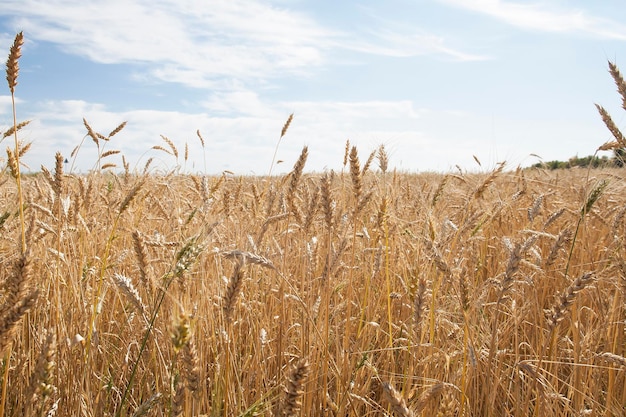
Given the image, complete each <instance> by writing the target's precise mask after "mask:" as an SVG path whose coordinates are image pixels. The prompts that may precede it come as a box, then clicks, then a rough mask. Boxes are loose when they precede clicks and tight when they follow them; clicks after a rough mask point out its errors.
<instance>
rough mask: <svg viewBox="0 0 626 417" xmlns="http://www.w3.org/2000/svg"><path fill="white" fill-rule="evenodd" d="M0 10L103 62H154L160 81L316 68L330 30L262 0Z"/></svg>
mask: <svg viewBox="0 0 626 417" xmlns="http://www.w3.org/2000/svg"><path fill="white" fill-rule="evenodd" d="M0 14H4V15H9V16H13V26H15V27H18V28H21V29H23V30H25V31H27V32H28V33H29V37H30V38H31V39H37V40H40V41H48V42H52V43H54V44H57V45H60V47H61V48H62V49H63V50H65V51H66V52H69V53H73V54H77V55H80V56H84V57H87V58H88V59H90V60H93V61H95V62H100V63H134V64H152V65H156V67H155V68H156V69H153V70H152V75H153V76H155V77H157V78H161V79H163V80H164V81H176V82H186V80H190V81H189V82H190V84H191V85H193V86H199V85H203V84H207V83H209V82H210V80H211V79H212V78H214V77H216V76H227V77H247V78H250V77H257V78H263V77H269V76H280V75H281V74H284V73H289V72H293V71H303V70H304V69H305V68H308V67H311V66H316V65H319V64H320V63H321V61H322V57H321V52H320V50H321V49H323V48H324V46H325V45H328V44H329V42H330V41H331V39H332V38H333V36H334V33H333V31H331V30H329V29H327V28H324V27H322V26H321V25H319V24H317V23H316V22H315V21H313V20H312V19H310V18H308V17H306V16H304V15H302V14H300V13H297V12H294V11H288V10H286V9H282V8H278V7H273V6H271V5H268V4H267V3H262V2H258V1H250V0H229V1H221V2H213V3H212V4H211V6H210V7H207V5H206V4H205V3H202V2H197V1H192V0H187V1H171V0H156V1H147V0H135V1H119V0H118V1H107V2H98V3H97V5H96V4H95V3H92V2H84V1H77V0H69V1H68V0H52V1H40V0H6V1H3V2H2V4H1V5H0Z"/></svg>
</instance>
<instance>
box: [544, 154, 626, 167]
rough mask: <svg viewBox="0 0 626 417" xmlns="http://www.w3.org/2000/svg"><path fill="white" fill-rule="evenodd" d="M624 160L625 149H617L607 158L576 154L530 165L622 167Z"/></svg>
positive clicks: (625, 159) (625, 155)
mask: <svg viewBox="0 0 626 417" xmlns="http://www.w3.org/2000/svg"><path fill="white" fill-rule="evenodd" d="M625 161H626V150H625V149H617V150H615V151H614V155H613V157H611V158H609V157H608V156H606V155H603V156H595V155H589V156H585V157H582V158H579V157H578V156H574V157H571V158H570V159H569V160H567V161H548V162H539V163H536V164H534V165H533V166H532V168H546V169H565V168H574V167H582V168H587V167H589V166H591V167H592V168H609V167H612V168H622V167H624V165H625Z"/></svg>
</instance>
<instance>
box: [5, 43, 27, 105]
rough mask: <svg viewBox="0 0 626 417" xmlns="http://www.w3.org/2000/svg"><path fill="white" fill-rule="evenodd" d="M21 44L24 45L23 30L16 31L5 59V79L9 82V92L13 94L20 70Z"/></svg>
mask: <svg viewBox="0 0 626 417" xmlns="http://www.w3.org/2000/svg"><path fill="white" fill-rule="evenodd" d="M22 45H24V34H23V32H20V33H18V34H17V35H16V36H15V40H14V41H13V45H12V46H11V50H10V52H9V58H8V59H7V81H8V83H9V90H11V94H15V87H16V86H17V76H18V75H19V72H20V65H19V60H20V57H21V56H22Z"/></svg>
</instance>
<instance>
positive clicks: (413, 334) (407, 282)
mask: <svg viewBox="0 0 626 417" xmlns="http://www.w3.org/2000/svg"><path fill="white" fill-rule="evenodd" d="M22 42H23V39H22V35H21V34H19V35H18V36H17V37H16V40H15V43H14V45H13V47H12V48H11V51H10V54H9V59H8V61H7V81H8V83H9V89H10V91H11V95H12V97H13V95H14V93H15V88H16V85H17V78H18V72H19V65H18V61H19V57H20V54H21V51H20V48H21V43H22ZM611 74H612V75H613V77H614V79H615V80H616V82H617V83H618V87H619V86H620V84H619V82H620V80H621V75H620V74H619V71H618V70H617V68H616V67H615V68H614V67H611ZM621 82H622V84H623V80H622V81H621ZM625 92H626V88H624V89H620V93H622V94H624V93H625ZM599 110H600V113H601V115H602V118H603V119H604V120H605V123H606V124H607V126H608V127H609V129H611V132H612V133H613V135H614V137H615V142H610V143H608V144H604V145H602V146H601V147H600V148H601V150H603V149H616V148H618V147H624V145H625V143H626V142H624V139H623V137H621V136H620V135H621V133H620V132H619V130H618V129H617V127H615V125H614V124H613V125H612V126H613V128H614V129H612V128H611V123H612V121H611V119H610V116H609V115H608V113H607V112H606V111H605V110H604V109H602V108H601V107H599ZM291 122H292V117H289V119H288V121H287V123H286V124H285V125H284V127H283V129H282V131H281V132H280V138H281V139H282V137H283V136H284V135H285V134H286V133H287V130H288V128H289V124H290V123H291ZM23 125H25V124H24V123H18V122H17V121H15V123H14V126H13V127H12V128H10V129H8V130H7V131H6V132H5V133H4V136H3V140H6V141H7V143H8V142H10V141H14V144H11V145H7V151H6V152H7V157H6V161H5V166H4V169H3V172H2V174H1V176H0V196H1V200H0V201H2V206H1V207H0V251H1V252H0V254H1V256H0V262H2V268H1V269H0V352H1V353H2V362H1V363H0V365H1V366H0V373H1V398H0V417H2V416H18V415H19V416H21V415H33V416H34V415H37V416H55V415H56V416H144V415H150V416H200V415H205V416H300V415H303V416H304V415H307V416H378V415H380V416H385V415H395V416H402V417H404V416H505V415H506V416H508V415H511V416H529V415H534V416H574V415H580V416H612V415H616V416H617V415H624V414H625V413H626V406H624V404H626V383H625V382H626V380H625V378H626V357H625V356H626V339H625V336H626V328H625V320H626V312H625V309H626V250H625V248H624V242H625V241H626V221H625V220H626V219H625V214H626V192H625V191H626V190H625V187H624V184H625V183H624V175H625V173H624V171H623V170H620V169H594V170H585V169H573V170H561V171H547V170H542V169H532V170H528V169H521V168H517V169H515V168H514V167H508V166H506V165H505V164H504V163H502V164H499V165H497V166H496V167H495V168H494V169H492V170H487V172H484V173H482V174H476V173H467V172H462V171H459V172H455V173H448V174H435V173H422V174H411V173H406V172H398V171H396V170H394V169H393V168H392V167H391V164H392V161H390V160H389V156H388V154H387V152H386V151H385V148H384V147H382V146H381V147H380V148H378V149H376V150H374V152H371V153H366V154H365V155H367V158H363V154H360V152H359V150H358V149H357V148H356V147H354V146H350V144H349V142H347V143H346V148H345V154H344V155H337V159H338V160H341V158H342V157H343V165H342V169H341V170H338V171H335V172H333V171H329V172H325V173H308V172H307V171H306V159H307V156H308V152H309V150H308V149H307V148H304V149H303V150H302V153H301V155H300V157H299V159H298V160H297V161H294V165H293V169H292V170H291V172H290V173H289V174H287V175H284V176H266V177H261V176H257V177H247V176H236V175H230V174H224V175H221V176H204V175H190V174H183V173H180V172H179V171H178V170H176V169H173V170H172V171H171V172H167V173H157V172H155V171H152V170H151V169H150V166H149V162H148V163H147V164H146V166H145V168H144V169H143V170H140V171H137V172H132V171H130V170H129V168H128V164H127V163H126V162H125V160H124V166H123V168H124V169H123V170H120V171H116V170H115V169H113V168H114V167H113V166H112V165H111V164H110V163H108V162H107V158H109V157H110V156H112V155H115V154H118V151H112V150H105V145H108V146H112V145H113V144H114V141H115V138H113V136H115V135H116V134H117V133H118V132H119V131H121V130H122V129H123V128H124V124H122V125H120V126H118V127H117V128H115V129H114V130H113V131H112V132H111V133H110V134H109V135H103V134H100V133H98V132H96V131H95V130H94V129H92V127H91V126H90V125H89V123H88V122H87V121H85V127H86V138H87V139H89V140H91V142H93V143H91V142H90V145H92V146H97V147H98V151H99V153H98V155H99V158H98V161H94V163H95V166H96V167H97V169H94V170H93V171H91V172H90V173H88V174H82V175H78V174H73V173H67V172H64V160H65V158H66V157H68V156H66V155H61V154H60V153H57V155H56V158H55V161H51V162H54V163H55V169H54V170H53V171H52V172H51V171H48V170H46V169H43V168H42V171H41V172H39V173H37V174H28V175H26V174H24V173H22V172H21V169H22V167H21V163H20V158H21V157H22V156H23V155H24V154H25V153H26V152H27V151H28V148H29V146H30V145H29V144H26V143H23V142H21V141H20V139H19V130H20V128H21V127H23ZM163 139H164V142H165V145H166V146H164V147H162V148H161V147H159V148H160V150H162V151H163V152H167V153H171V154H172V155H176V157H178V149H177V148H176V146H175V144H174V143H172V142H171V141H169V140H168V139H167V138H163ZM199 139H200V140H201V141H202V145H203V147H204V145H205V144H204V140H203V139H202V137H201V136H200V135H199ZM279 142H280V140H279ZM83 146H86V145H83ZM207 146H210V144H208V145H207ZM233 157H236V156H235V155H234V156H233ZM268 160H269V157H268ZM268 162H269V161H268ZM272 165H273V162H272Z"/></svg>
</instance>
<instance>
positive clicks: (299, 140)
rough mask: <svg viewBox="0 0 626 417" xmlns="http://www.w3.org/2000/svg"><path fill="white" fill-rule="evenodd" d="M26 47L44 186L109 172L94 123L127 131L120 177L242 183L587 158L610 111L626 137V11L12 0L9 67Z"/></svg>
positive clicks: (575, 5) (24, 63)
mask: <svg viewBox="0 0 626 417" xmlns="http://www.w3.org/2000/svg"><path fill="white" fill-rule="evenodd" d="M19 31H23V32H24V37H25V44H24V47H23V51H22V58H21V59H20V73H19V78H18V85H17V87H16V91H15V96H16V112H17V119H18V121H21V120H31V123H30V124H29V125H28V126H26V127H25V128H24V129H23V130H22V131H20V139H21V140H23V141H25V142H32V146H31V149H30V150H29V151H28V153H27V154H26V155H25V156H24V158H23V162H24V163H25V164H26V165H27V166H28V169H30V170H33V171H37V170H39V169H40V167H41V166H42V165H44V166H46V167H48V168H50V167H53V166H54V154H55V153H56V152H57V151H59V152H61V153H62V154H63V155H64V156H65V157H67V158H68V160H69V163H68V169H71V170H72V171H73V172H87V171H89V170H91V169H94V168H96V167H97V159H98V158H97V152H98V148H97V147H96V144H95V143H94V142H93V141H92V140H91V139H90V138H89V137H85V136H86V132H87V131H86V128H85V127H84V125H83V118H84V119H86V120H87V121H88V123H89V124H90V126H91V127H92V128H93V130H94V131H96V132H99V133H102V134H103V135H105V136H106V135H108V134H109V132H111V131H112V130H113V129H114V128H115V127H117V126H118V125H119V124H120V123H122V122H124V121H127V122H128V123H127V125H126V127H125V128H124V129H123V130H122V131H121V132H119V133H118V134H117V135H115V136H114V137H112V138H111V140H110V141H108V142H106V143H102V145H101V147H100V152H102V151H106V150H119V151H120V154H116V155H112V156H110V157H107V158H106V159H105V160H104V162H107V163H115V164H117V165H118V166H121V164H122V162H121V155H122V154H123V155H124V156H125V159H126V161H127V162H128V163H129V164H130V168H131V169H137V170H139V171H141V170H142V169H143V167H144V165H145V164H146V162H147V161H148V160H149V158H153V162H152V165H151V167H152V169H154V170H155V171H156V172H167V171H169V170H172V169H179V170H181V171H184V172H191V173H207V174H219V173H221V172H223V171H224V170H228V171H231V172H233V173H235V174H238V175H265V174H267V173H268V172H270V169H272V170H273V173H281V172H288V171H289V170H291V168H292V166H293V164H294V163H295V161H296V159H297V158H298V155H299V154H300V151H301V150H302V147H303V146H305V145H306V146H308V150H309V158H308V162H307V165H306V170H307V171H318V172H321V171H323V170H330V169H334V170H341V169H342V166H343V165H342V164H343V156H344V149H345V145H346V141H347V140H349V141H350V144H351V146H356V147H357V148H358V151H359V156H360V159H361V161H364V160H366V159H367V157H368V155H369V154H370V152H372V151H373V150H375V149H377V148H378V147H379V146H380V145H384V146H385V149H386V150H387V152H388V154H389V166H390V167H391V168H397V169H399V170H403V171H409V172H424V171H438V172H449V171H453V170H457V169H459V168H460V169H461V170H464V171H465V170H468V171H469V170H471V171H475V170H485V171H486V170H489V169H492V168H494V167H495V166H496V164H497V163H498V162H501V161H506V162H507V166H508V167H509V168H515V167H517V166H529V165H532V164H534V163H536V162H540V161H550V160H554V159H559V160H567V159H568V158H570V157H572V156H575V155H578V156H581V157H582V156H586V155H590V154H593V153H594V152H595V150H596V149H597V148H598V147H599V146H600V145H601V144H603V143H605V142H607V141H609V140H611V136H610V133H609V132H608V130H607V129H606V128H605V126H604V125H603V123H602V121H601V119H600V116H599V115H598V113H597V111H596V109H595V106H594V103H598V104H601V105H602V106H604V107H605V108H606V109H607V110H608V111H609V112H610V113H611V115H612V116H613V118H614V120H615V122H616V123H617V125H618V126H620V127H622V128H624V127H626V126H625V125H626V117H624V116H626V111H624V109H622V108H621V100H620V98H619V96H618V94H617V92H616V88H615V85H614V83H613V80H612V79H611V77H610V74H609V73H608V65H607V61H608V60H611V61H612V62H615V63H616V64H617V65H618V66H623V68H624V71H626V5H624V3H623V0H604V1H601V2H595V1H594V2H591V1H582V0H579V1H565V0H552V1H521V0H517V1H499V0H430V1H425V0H424V1H421V0H386V1H379V0H364V1H353V0H345V1H337V0H265V1H263V0H204V1H201V0H107V1H104V0H102V1H93V0H92V1H90V0H2V1H1V2H0V51H5V52H4V53H5V54H7V56H8V52H9V48H10V45H11V44H12V42H13V39H14V37H15V34H16V33H17V32H19ZM3 78H4V77H3ZM291 113H293V114H294V118H293V122H292V123H291V125H290V127H289V129H288V131H287V133H286V135H285V136H284V137H283V138H282V139H280V133H281V129H282V127H283V124H284V123H285V121H286V120H287V118H288V116H289V115H290V114H291ZM12 123H13V116H12V106H11V96H10V92H9V89H8V86H7V85H6V82H5V83H4V87H0V132H4V131H5V130H7V129H8V128H9V127H10V126H11V125H12ZM197 131H199V132H200V134H201V135H202V138H203V140H204V146H202V142H201V141H200V139H199V138H198V136H197V135H196V132H197ZM161 136H165V137H167V138H168V139H169V140H171V142H173V144H174V145H175V147H176V148H177V150H178V153H179V155H178V158H176V157H175V156H174V155H171V154H168V153H166V152H164V151H163V150H160V149H153V147H154V146H160V147H163V148H165V149H169V146H168V145H167V144H166V142H165V141H164V140H163V139H162V137H161ZM279 141H280V142H279ZM12 142H13V141H12V139H11V138H8V139H5V140H4V141H3V142H2V143H0V148H2V147H8V146H12ZM277 144H279V146H278V153H277V156H276V160H277V161H282V162H281V163H279V164H276V165H275V166H274V167H273V168H272V159H273V155H274V150H275V148H276V146H277ZM185 148H187V149H188V153H187V160H185ZM72 152H73V156H71V155H72ZM602 154H607V153H601V155H602ZM0 155H5V152H4V150H3V152H1V153H0ZM607 155H609V156H610V154H607ZM477 161H478V162H480V165H479V164H478V162H477ZM362 163H363V162H362Z"/></svg>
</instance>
